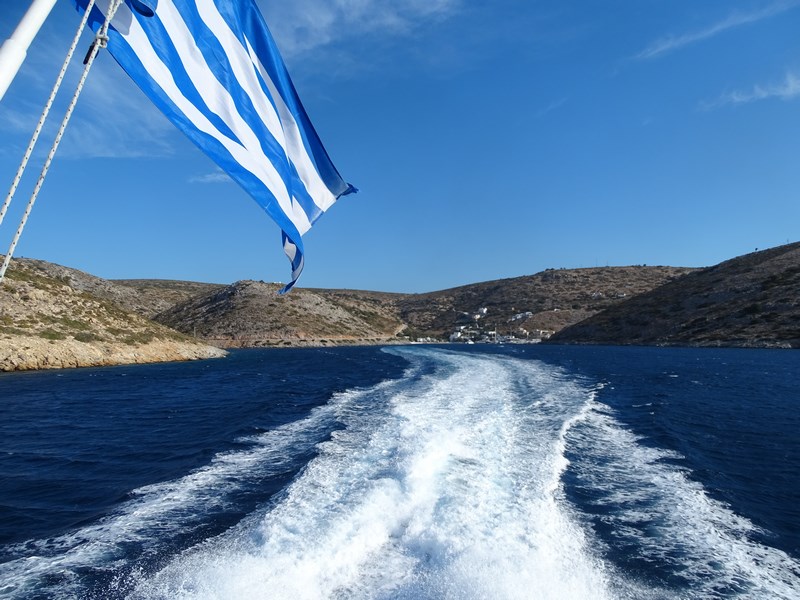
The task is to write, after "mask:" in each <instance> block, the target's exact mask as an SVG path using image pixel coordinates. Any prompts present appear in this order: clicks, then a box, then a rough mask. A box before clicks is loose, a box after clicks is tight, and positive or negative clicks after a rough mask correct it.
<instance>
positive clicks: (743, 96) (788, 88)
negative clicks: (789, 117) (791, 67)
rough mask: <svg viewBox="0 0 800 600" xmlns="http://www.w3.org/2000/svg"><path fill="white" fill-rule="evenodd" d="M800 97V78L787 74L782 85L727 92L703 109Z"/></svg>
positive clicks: (758, 86)
mask: <svg viewBox="0 0 800 600" xmlns="http://www.w3.org/2000/svg"><path fill="white" fill-rule="evenodd" d="M799 96H800V76H798V75H796V74H794V73H787V74H786V77H785V78H784V80H783V81H782V82H780V83H776V84H771V85H755V86H753V88H752V89H750V90H738V91H733V92H727V93H725V94H723V95H722V96H720V97H719V98H718V99H716V100H714V101H712V102H704V103H702V104H701V108H702V109H704V110H711V109H714V108H719V107H721V106H726V105H731V104H734V105H737V104H749V103H751V102H758V101H759V100H769V99H772V98H777V99H780V100H792V99H793V98H797V97H799Z"/></svg>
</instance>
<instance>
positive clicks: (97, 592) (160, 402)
mask: <svg viewBox="0 0 800 600" xmlns="http://www.w3.org/2000/svg"><path fill="white" fill-rule="evenodd" d="M0 598H9V599H11V598H14V599H21V598H24V599H66V598H70V599H72V598H79V599H104V600H105V599H117V598H130V599H135V600H145V599H148V600H149V599H156V598H157V599H164V600H166V599H169V600H173V599H201V598H202V599H212V598H213V599H236V600H239V599H245V600H249V599H260V598H265V599H267V598H268V599H281V598H285V599H291V600H302V599H321V598H331V599H348V600H349V599H409V600H410V599H428V598H448V599H473V598H474V599H478V598H481V599H505V598H519V599H537V600H538V599H557V600H565V599H567V600H569V599H576V600H591V599H616V598H626V599H635V600H640V599H665V600H666V599H694V598H697V599H704V600H705V599H716V598H737V599H753V600H756V599H757V600H762V599H769V600H771V599H798V598H800V352H793V351H770V350H735V349H665V348H607V347H562V346H442V347H434V346H408V347H391V348H384V349H381V348H341V349H294V350H292V349H287V350H241V351H236V352H233V353H231V355H230V356H229V357H228V358H226V359H223V360H213V361H204V362H195V363H183V364H165V365H149V366H135V367H114V368H103V369H81V370H73V371H61V372H38V373H22V374H6V375H0Z"/></svg>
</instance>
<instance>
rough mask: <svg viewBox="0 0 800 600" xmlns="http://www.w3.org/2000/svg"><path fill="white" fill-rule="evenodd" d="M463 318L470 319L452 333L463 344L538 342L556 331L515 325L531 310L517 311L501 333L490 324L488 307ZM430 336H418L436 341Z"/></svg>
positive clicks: (456, 341)
mask: <svg viewBox="0 0 800 600" xmlns="http://www.w3.org/2000/svg"><path fill="white" fill-rule="evenodd" d="M461 314H462V316H463V317H464V319H463V320H465V321H468V322H467V323H465V324H464V325H458V326H457V329H456V330H455V331H453V333H451V334H450V337H449V341H450V342H451V343H463V344H537V343H539V342H541V341H542V340H546V339H548V338H549V337H550V336H551V335H553V334H554V333H555V331H553V330H551V329H532V330H530V331H528V330H527V329H525V328H524V327H522V326H521V325H520V326H518V327H515V326H514V324H515V323H519V324H521V323H523V322H525V320H527V319H528V318H530V317H532V316H533V313H532V312H530V311H527V312H521V313H517V314H515V315H514V316H512V317H511V318H510V319H508V320H507V321H506V323H507V324H508V327H506V328H504V329H506V332H505V333H502V334H501V333H499V332H498V331H497V326H496V325H495V324H491V325H490V324H489V323H488V322H487V320H486V316H487V315H488V314H489V309H488V308H479V309H478V311H477V312H474V313H468V312H462V313H461ZM435 341H437V340H434V339H433V338H430V337H425V338H417V342H419V343H431V342H435Z"/></svg>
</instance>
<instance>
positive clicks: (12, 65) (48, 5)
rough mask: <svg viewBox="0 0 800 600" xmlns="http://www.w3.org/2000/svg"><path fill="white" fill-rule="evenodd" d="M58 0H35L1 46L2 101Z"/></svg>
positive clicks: (0, 81) (0, 92) (0, 86)
mask: <svg viewBox="0 0 800 600" xmlns="http://www.w3.org/2000/svg"><path fill="white" fill-rule="evenodd" d="M55 4H56V0H33V3H32V4H31V6H30V8H28V12H26V13H25V16H24V17H22V21H20V22H19V25H17V28H16V29H15V30H14V33H13V34H11V37H10V38H8V39H7V40H6V41H5V42H3V45H2V46H0V100H2V99H3V96H4V95H5V93H6V90H7V89H8V86H9V85H11V82H12V81H13V80H14V77H15V76H16V74H17V71H19V68H20V67H21V66H22V62H23V61H24V60H25V57H26V56H27V55H28V48H30V45H31V42H33V38H35V37H36V34H37V33H39V30H40V29H41V28H42V25H44V22H45V19H47V16H48V15H49V14H50V11H51V10H53V7H54V6H55Z"/></svg>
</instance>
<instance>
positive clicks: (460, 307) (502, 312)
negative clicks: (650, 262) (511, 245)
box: [394, 266, 692, 338]
mask: <svg viewBox="0 0 800 600" xmlns="http://www.w3.org/2000/svg"><path fill="white" fill-rule="evenodd" d="M691 271H692V269H686V268H679V267H646V266H631V267H600V268H593V269H558V270H556V269H548V270H546V271H543V272H541V273H537V274H536V275H526V276H524V277H515V278H512V279H499V280H496V281H487V282H484V283H476V284H472V285H465V286H461V287H457V288H452V289H448V290H443V291H440V292H431V293H428V294H411V295H405V296H402V297H398V298H396V299H395V300H394V304H395V306H396V309H397V312H398V315H399V317H400V318H401V319H402V320H403V321H404V322H405V323H408V324H409V326H410V327H411V328H412V329H413V330H414V331H415V332H418V333H419V334H421V335H430V336H435V337H442V336H444V337H445V338H446V336H448V335H449V334H450V333H451V332H453V331H454V330H455V329H456V328H457V327H460V326H461V325H465V324H468V323H471V322H473V319H474V317H475V316H476V315H478V314H479V311H480V310H481V309H482V308H484V309H486V311H485V313H486V314H485V315H484V316H482V321H483V322H484V323H485V324H487V326H488V327H490V328H491V329H493V330H495V331H497V332H498V333H500V334H510V333H514V332H518V331H520V330H521V329H522V330H527V331H534V330H550V331H558V330H560V329H562V328H564V327H567V326H569V325H572V324H574V323H577V322H579V321H581V320H583V319H585V318H587V317H590V316H591V315H594V314H596V313H598V312H600V311H602V310H605V309H606V308H608V307H609V306H613V305H614V304H618V303H620V302H622V301H623V300H625V299H627V298H630V297H631V296H635V295H637V294H641V293H642V292H646V291H649V290H652V289H653V288H655V287H658V286H660V285H662V284H664V283H666V282H668V281H671V280H673V279H676V278H678V277H680V276H682V275H684V274H686V273H689V272H691ZM528 313H530V314H528ZM515 316H517V318H516V319H514V317H515Z"/></svg>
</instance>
